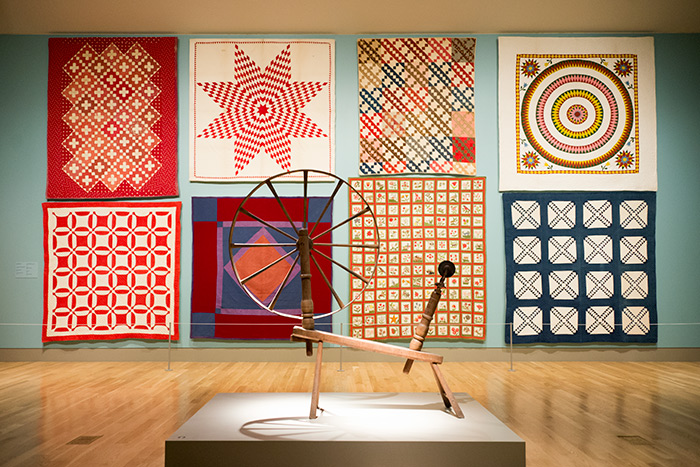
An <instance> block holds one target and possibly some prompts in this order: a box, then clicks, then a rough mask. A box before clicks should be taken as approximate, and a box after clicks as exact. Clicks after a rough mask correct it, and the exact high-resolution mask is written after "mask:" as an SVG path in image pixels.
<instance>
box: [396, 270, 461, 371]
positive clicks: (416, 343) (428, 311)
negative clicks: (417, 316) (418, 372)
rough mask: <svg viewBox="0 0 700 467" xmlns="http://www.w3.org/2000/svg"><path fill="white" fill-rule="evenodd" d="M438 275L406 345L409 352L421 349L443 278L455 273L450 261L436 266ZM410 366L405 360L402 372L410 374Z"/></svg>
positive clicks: (411, 361)
mask: <svg viewBox="0 0 700 467" xmlns="http://www.w3.org/2000/svg"><path fill="white" fill-rule="evenodd" d="M438 273H439V274H440V280H439V281H438V282H437V283H436V284H435V290H433V293H432V294H431V295H430V300H428V304H427V305H426V307H425V309H424V310H423V316H422V317H421V320H420V323H418V326H416V332H415V333H414V334H413V339H411V343H410V344H408V348H409V349H411V350H421V349H422V348H423V342H425V336H427V335H428V330H429V329H430V322H431V321H432V320H433V316H434V315H435V310H436V309H437V305H438V302H439V301H440V297H441V296H442V289H444V288H445V278H447V277H452V275H453V274H454V273H455V265H454V264H453V263H451V262H450V261H443V262H442V263H440V265H439V266H438ZM412 366H413V360H411V359H410V358H409V359H408V360H406V364H405V365H404V366H403V372H404V373H408V372H410V371H411V367H412Z"/></svg>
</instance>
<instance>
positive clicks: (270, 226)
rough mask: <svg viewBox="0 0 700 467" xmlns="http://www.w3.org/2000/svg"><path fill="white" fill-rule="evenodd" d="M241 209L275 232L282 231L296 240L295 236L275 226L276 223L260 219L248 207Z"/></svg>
mask: <svg viewBox="0 0 700 467" xmlns="http://www.w3.org/2000/svg"><path fill="white" fill-rule="evenodd" d="M240 211H241V212H242V213H243V214H245V215H246V216H248V217H252V218H253V219H255V220H256V221H258V222H260V223H261V224H262V225H264V226H265V227H268V228H270V229H272V230H274V231H275V232H279V233H281V234H282V235H284V236H286V237H289V238H291V239H292V240H294V241H296V240H297V239H296V238H294V236H292V235H290V234H288V233H287V232H285V231H284V230H282V229H279V228H277V227H275V226H274V225H272V224H270V223H269V222H266V221H264V220H262V219H260V218H259V217H258V216H256V215H255V214H253V213H251V212H250V211H248V210H247V209H245V208H243V207H241V208H240Z"/></svg>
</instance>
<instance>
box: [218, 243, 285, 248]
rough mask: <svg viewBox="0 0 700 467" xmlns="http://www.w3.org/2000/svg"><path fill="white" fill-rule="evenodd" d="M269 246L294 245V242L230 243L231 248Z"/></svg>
mask: <svg viewBox="0 0 700 467" xmlns="http://www.w3.org/2000/svg"><path fill="white" fill-rule="evenodd" d="M271 246H282V247H285V246H286V247H290V246H293V247H296V246H297V244H296V243H231V248H269V247H271Z"/></svg>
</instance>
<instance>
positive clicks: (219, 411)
mask: <svg viewBox="0 0 700 467" xmlns="http://www.w3.org/2000/svg"><path fill="white" fill-rule="evenodd" d="M455 397H456V399H457V401H458V402H459V405H460V407H461V408H462V411H463V412H464V416H465V418H464V419H458V418H457V417H455V416H454V415H452V414H451V413H449V412H446V411H445V407H444V405H443V402H442V400H441V398H440V395H438V394H434V393H328V392H326V393H321V398H320V401H319V407H321V408H323V409H324V411H323V412H322V413H320V415H319V417H318V418H317V419H315V420H310V419H309V418H308V411H309V404H310V395H309V394H307V393H255V394H245V393H243V394H241V393H236V394H217V395H216V396H214V398H212V400H211V401H209V402H208V403H207V404H206V405H205V406H204V407H202V409H200V410H199V411H198V412H197V413H196V414H195V415H194V416H193V417H192V418H190V419H189V420H188V421H187V422H185V424H184V425H182V427H180V429H179V430H177V431H176V432H175V433H174V434H173V435H172V436H171V437H170V438H168V440H166V442H165V465H166V467H177V466H195V465H196V466H198V467H205V466H233V465H235V466H251V467H267V466H270V467H273V466H274V467H279V466H290V467H293V466H303V467H321V466H323V467H346V466H348V467H349V466H358V467H359V466H362V467H374V466H377V467H380V466H381V467H386V466H401V467H409V466H420V467H426V466H431V465H432V466H439V467H448V466H460V467H464V466H470V465H474V466H479V467H488V466H494V467H496V466H498V467H504V466H524V465H525V442H524V441H523V440H522V439H521V438H519V437H518V436H517V435H516V434H515V433H513V432H512V431H511V430H510V429H509V428H508V427H506V426H505V425H504V424H503V423H501V422H500V421H499V420H498V419H497V418H496V417H494V416H493V415H491V413H489V412H488V411H487V410H486V409H484V408H483V407H482V406H481V405H480V404H479V403H478V402H476V401H475V400H474V399H472V398H471V397H469V396H468V395H467V394H463V393H461V394H460V393H458V394H455Z"/></svg>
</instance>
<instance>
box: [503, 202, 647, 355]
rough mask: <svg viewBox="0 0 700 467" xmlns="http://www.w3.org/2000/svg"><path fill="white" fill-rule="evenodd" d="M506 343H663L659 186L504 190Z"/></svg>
mask: <svg viewBox="0 0 700 467" xmlns="http://www.w3.org/2000/svg"><path fill="white" fill-rule="evenodd" d="M503 217H504V222H505V251H506V294H507V296H506V323H508V324H507V325H506V330H505V337H506V343H510V334H511V330H510V324H509V323H513V343H514V344H526V343H538V342H541V343H560V342H571V343H574V342H638V343H655V342H656V341H657V331H658V329H657V323H658V320H657V310H656V265H655V262H656V261H655V243H656V242H655V218H656V193H654V192H575V193H574V192H570V193H532V192H530V193H504V194H503Z"/></svg>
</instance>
